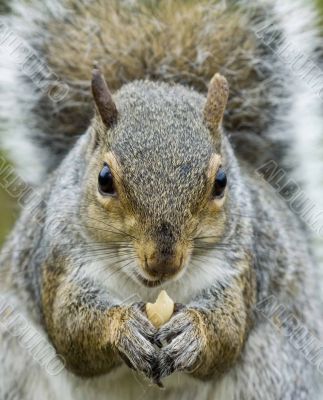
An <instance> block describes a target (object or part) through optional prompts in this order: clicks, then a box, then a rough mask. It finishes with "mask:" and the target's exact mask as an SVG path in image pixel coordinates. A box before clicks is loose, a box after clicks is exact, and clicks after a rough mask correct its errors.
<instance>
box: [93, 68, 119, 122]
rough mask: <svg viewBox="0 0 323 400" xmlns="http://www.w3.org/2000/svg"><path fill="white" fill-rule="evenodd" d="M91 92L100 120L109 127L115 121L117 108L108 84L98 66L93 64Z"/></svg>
mask: <svg viewBox="0 0 323 400" xmlns="http://www.w3.org/2000/svg"><path fill="white" fill-rule="evenodd" d="M91 87H92V94H93V99H94V102H95V105H96V107H97V110H98V112H99V114H100V116H101V119H102V122H103V123H104V125H105V126H106V127H107V128H110V127H111V126H112V125H114V124H115V123H116V122H117V118H118V110H117V107H116V105H115V103H114V101H113V99H112V95H111V93H110V90H109V88H108V85H107V83H106V81H105V79H104V76H103V75H102V73H101V71H100V69H99V67H98V66H97V65H96V64H95V65H94V68H93V71H92V82H91Z"/></svg>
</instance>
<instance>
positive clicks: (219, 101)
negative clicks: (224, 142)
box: [204, 74, 229, 140]
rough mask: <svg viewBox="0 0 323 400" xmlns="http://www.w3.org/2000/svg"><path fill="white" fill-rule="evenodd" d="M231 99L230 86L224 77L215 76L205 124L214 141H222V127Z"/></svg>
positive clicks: (207, 100)
mask: <svg viewBox="0 0 323 400" xmlns="http://www.w3.org/2000/svg"><path fill="white" fill-rule="evenodd" d="M228 97H229V84H228V81H227V80H226V79H225V77H224V76H222V75H220V74H215V75H214V76H213V78H212V80H211V82H210V85H209V90H208V94H207V99H206V104H205V107H204V122H205V124H206V126H207V127H208V129H209V130H210V132H211V133H212V136H213V137H214V139H216V140H217V139H219V140H220V137H219V135H220V132H219V129H220V126H221V123H222V119H223V114H224V111H225V107H226V105H227V102H228Z"/></svg>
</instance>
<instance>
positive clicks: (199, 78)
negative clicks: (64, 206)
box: [0, 0, 323, 202]
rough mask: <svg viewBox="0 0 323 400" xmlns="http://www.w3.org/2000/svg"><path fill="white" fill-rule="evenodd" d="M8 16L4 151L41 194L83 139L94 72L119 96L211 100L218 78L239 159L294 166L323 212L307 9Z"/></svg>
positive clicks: (96, 5)
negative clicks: (130, 90)
mask: <svg viewBox="0 0 323 400" xmlns="http://www.w3.org/2000/svg"><path fill="white" fill-rule="evenodd" d="M10 5H11V8H12V11H11V13H9V14H8V15H6V16H3V17H2V18H1V23H0V43H1V46H0V49H1V50H0V51H1V60H2V61H1V66H0V71H1V73H0V86H1V91H0V92H1V99H0V101H1V107H0V108H1V110H2V113H3V115H2V116H1V118H2V122H3V123H4V126H5V129H4V132H5V134H3V136H4V138H3V139H4V140H3V142H4V143H5V145H6V147H7V148H9V149H10V150H11V154H13V158H14V160H15V161H16V162H17V163H18V166H20V171H22V172H24V175H23V177H24V178H25V179H26V180H29V181H31V182H32V183H39V182H40V181H41V178H42V177H44V175H46V173H48V172H50V171H52V170H54V169H55V168H56V167H57V166H58V165H59V163H60V161H61V160H62V158H63V157H64V155H65V154H66V153H67V152H68V151H69V149H70V148H71V147H72V146H73V143H74V142H75V141H76V140H77V138H78V137H79V136H80V135H81V134H82V133H83V132H85V130H86V129H87V127H88V125H89V123H90V119H91V118H92V115H93V108H94V107H93V104H92V99H91V96H90V76H91V69H92V66H93V63H94V62H95V61H96V62H98V63H99V64H100V66H101V68H102V70H103V72H104V75H105V77H106V80H107V82H108V84H109V87H110V88H111V89H112V91H115V90H117V89H118V88H119V87H120V86H122V85H123V84H124V83H126V82H129V81H133V80H136V79H150V80H155V81H156V80H157V81H167V82H171V83H180V84H183V85H186V86H190V87H192V88H193V89H195V90H197V91H199V92H202V93H204V92H205V93H206V90H207V86H208V83H209V81H210V79H211V77H212V76H213V75H214V73H215V72H220V73H221V74H222V75H224V76H226V78H227V80H228V82H229V84H230V98H229V104H228V107H227V110H228V111H227V113H226V115H225V118H224V127H225V131H226V132H227V134H228V136H229V137H230V140H231V142H232V143H233V146H234V148H235V149H236V154H237V156H238V157H241V158H242V159H245V160H247V161H248V162H249V163H250V164H251V165H252V166H253V168H254V169H256V168H257V167H259V166H260V165H262V164H264V162H266V161H267V160H274V161H275V162H277V163H278V164H279V165H282V166H283V167H284V168H285V169H290V168H288V166H290V165H292V166H293V168H292V169H293V171H295V175H296V176H298V177H301V178H304V179H303V180H304V182H305V183H306V184H307V185H308V188H307V189H310V190H312V195H311V197H312V199H313V201H314V202H319V201H320V200H321V198H322V196H321V193H320V187H322V182H318V181H317V174H316V173H315V171H316V170H317V169H318V168H319V167H318V165H319V164H318V162H319V161H318V160H320V159H322V158H323V157H322V154H320V151H322V150H321V148H322V146H321V147H320V146H319V140H320V138H321V133H322V130H323V117H322V112H321V108H322V107H321V104H322V98H323V79H322V74H321V73H320V68H319V59H320V52H319V51H318V49H319V47H320V45H319V37H318V35H317V33H316V30H317V28H316V24H317V21H316V14H315V12H314V8H312V6H311V5H310V4H308V2H305V1H291V0H288V1H284V2H281V1H278V0H277V1H269V0H262V1H256V0H252V1H247V0H239V1H232V0H227V1H225V0H218V1H214V0H202V1H197V0H191V1H184V0H180V1H172V0H166V1H163V2H159V1H157V0H122V1H117V0H111V1H108V2H107V1H104V0H99V1H93V0H59V1H56V2H51V1H50V0H42V1H40V0H32V1H30V2H21V1H18V0H14V1H12V2H11V4H10ZM313 7H314V6H313ZM313 162H314V164H313ZM313 168H315V170H313ZM313 171H314V173H313Z"/></svg>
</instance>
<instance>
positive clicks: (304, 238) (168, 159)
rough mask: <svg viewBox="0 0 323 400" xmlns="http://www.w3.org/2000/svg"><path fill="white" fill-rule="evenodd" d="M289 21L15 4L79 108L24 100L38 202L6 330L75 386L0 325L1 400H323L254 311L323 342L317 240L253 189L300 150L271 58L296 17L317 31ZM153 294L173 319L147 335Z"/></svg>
mask: <svg viewBox="0 0 323 400" xmlns="http://www.w3.org/2000/svg"><path fill="white" fill-rule="evenodd" d="M286 4H288V6H287V5H286ZM286 4H285V6H282V5H281V6H279V4H278V2H277V3H276V2H269V1H268V2H267V1H259V2H256V1H250V2H249V1H248V2H247V1H227V2H225V3H223V2H213V1H202V2H197V1H190V2H184V1H179V2H177V1H176V2H175V1H165V2H157V1H120V2H118V1H111V2H105V1H98V2H93V1H89V0H88V1H86V0H83V1H76V0H75V1H74V0H66V1H59V2H57V4H55V5H53V4H51V3H50V2H39V1H32V2H30V3H28V4H19V2H17V3H16V2H13V4H12V8H13V10H14V13H13V15H12V16H8V17H7V18H6V19H4V23H5V24H8V26H9V29H15V28H16V29H17V32H18V30H19V29H22V32H21V33H20V35H21V36H20V37H23V38H24V40H27V41H28V43H30V45H31V46H33V48H34V49H36V50H37V54H39V55H41V57H43V59H44V60H46V63H47V64H48V65H49V66H50V68H51V71H54V73H55V76H56V77H59V79H60V80H61V82H64V83H66V84H67V85H68V88H69V90H68V93H67V95H66V96H65V97H64V98H63V99H60V101H58V102H56V103H55V102H53V99H52V98H50V96H49V93H48V92H46V93H45V92H44V91H42V90H41V89H40V90H35V82H30V80H28V79H26V76H21V77H20V81H15V85H16V86H15V87H16V88H17V90H16V91H15V96H17V104H16V107H15V110H14V115H13V116H14V117H15V116H16V115H17V114H19V119H17V118H16V122H17V120H18V121H21V122H23V124H22V125H21V128H19V129H18V128H17V127H16V126H14V128H15V130H17V131H19V130H21V132H23V134H24V135H25V137H24V138H22V139H21V141H18V140H17V139H16V141H15V143H16V145H15V146H16V147H18V146H20V145H21V146H23V144H24V143H25V142H28V143H32V144H33V146H35V147H33V149H34V150H33V152H34V153H32V156H33V157H36V156H37V157H36V158H37V159H38V156H40V152H42V155H41V156H40V158H39V160H40V164H41V168H40V167H38V168H37V171H36V173H35V174H34V178H33V181H34V182H35V180H37V184H38V186H37V191H38V192H39V193H40V194H41V202H39V201H34V204H32V205H31V207H33V212H30V209H31V207H28V210H22V215H21V217H20V219H19V220H18V222H17V224H16V226H15V228H14V230H13V232H12V233H11V235H10V237H9V238H8V240H7V242H6V244H5V246H4V247H3V250H2V253H1V258H0V263H1V270H2V274H1V277H2V279H1V282H0V290H1V304H2V306H1V308H0V310H1V314H0V315H1V317H2V321H3V320H5V319H6V318H7V319H8V318H9V317H10V314H11V313H12V312H13V311H12V310H15V312H18V313H19V315H23V316H24V318H25V321H27V326H28V327H29V328H31V327H33V328H34V329H36V330H37V331H39V332H42V333H43V334H44V335H45V337H46V341H47V343H48V344H49V345H50V344H51V345H53V346H54V348H55V350H56V351H57V354H58V355H60V356H61V357H62V360H64V369H63V370H61V371H60V373H59V374H57V375H53V374H49V373H48V371H46V370H45V369H44V368H42V366H41V365H40V364H39V363H38V362H36V360H35V358H34V357H33V356H32V354H31V353H30V352H28V351H27V349H26V347H23V346H21V344H20V343H19V340H18V335H17V334H10V331H9V332H8V330H6V329H5V328H4V326H5V324H4V323H2V325H1V327H0V335H1V336H0V337H1V339H0V377H1V378H0V379H1V381H0V382H1V385H0V399H1V400H4V399H30V400H31V399H33V400H34V399H38V398H46V399H53V400H56V399H60V398H64V399H67V400H74V399H96V400H100V399H107V398H108V399H137V398H142V397H143V396H146V397H148V398H154V397H156V398H159V399H181V398H182V399H187V398H192V399H205V400H206V399H217V400H221V399H223V400H224V399H225V400H228V399H232V400H238V399H241V400H252V399H264V400H279V399H284V400H290V399H293V400H294V399H295V400H300V399H320V398H321V396H322V390H321V377H320V374H319V368H318V367H317V363H314V362H309V361H308V359H306V357H304V354H303V353H302V351H300V350H299V349H298V348H296V347H295V346H294V345H293V343H292V342H291V340H290V336H289V335H288V334H286V333H284V331H283V329H284V326H282V323H280V322H279V321H278V322H277V321H275V323H276V324H277V326H276V328H275V327H274V326H273V321H271V319H270V318H265V317H264V315H263V314H262V313H261V312H259V304H266V301H267V299H268V298H269V299H270V298H272V297H273V298H275V299H276V301H277V303H278V304H282V305H283V306H284V307H287V309H288V310H290V312H291V313H292V315H293V316H296V317H297V320H300V321H302V323H303V324H304V326H305V327H306V328H307V329H308V331H310V332H311V333H312V335H313V337H315V338H317V339H321V338H322V323H321V318H320V316H321V312H320V311H321V306H322V303H321V302H320V300H319V296H318V291H319V290H320V288H319V282H318V281H319V279H318V271H317V269H318V268H317V265H318V264H317V262H316V261H315V260H314V258H313V256H312V252H311V246H310V243H309V234H308V233H307V232H306V227H305V226H304V224H303V223H302V221H301V220H300V219H299V218H298V217H297V216H296V215H295V214H294V213H293V212H292V211H291V210H290V209H289V208H288V207H287V205H286V204H285V202H284V201H283V200H282V199H281V198H279V197H278V196H277V195H276V194H275V193H274V192H273V190H272V189H271V188H270V186H269V185H268V184H267V183H266V182H265V181H264V180H263V179H262V178H261V177H259V176H258V175H257V174H256V173H255V170H256V169H257V168H258V167H260V166H261V165H263V163H264V162H265V161H267V160H275V161H277V162H279V163H281V164H282V165H285V164H284V163H286V154H285V152H284V151H282V149H286V150H285V151H286V153H287V154H288V152H289V149H290V148H291V147H292V145H291V143H290V141H291V140H293V139H291V138H293V134H294V132H296V131H297V124H298V122H297V121H295V119H292V109H293V106H294V103H295V102H296V96H297V95H299V92H298V91H297V90H296V89H297V88H298V84H297V83H296V82H295V77H294V76H293V75H292V74H291V73H289V72H288V69H287V66H286V64H285V63H284V62H283V60H282V59H281V54H280V53H279V51H278V50H277V49H278V48H281V47H282V46H284V43H285V40H286V41H287V40H288V29H287V28H286V24H287V23H286V18H292V16H293V12H294V11H295V12H296V13H297V16H300V15H301V16H302V18H303V19H304V20H305V21H306V23H309V24H311V23H312V21H313V20H312V17H311V12H310V6H303V5H302V4H298V3H297V4H296V3H292V2H291V3H289V2H286ZM284 7H285V8H284ZM288 7H290V8H288ZM287 10H288V11H289V14H288V15H287V17H286V16H285V15H284V13H285V12H286V11H287ZM293 10H294V11H293ZM24 18H25V19H26V18H27V20H28V18H33V20H32V21H30V22H32V24H31V23H30V24H24V23H23V22H22V21H23V19H24ZM271 24H273V26H274V27H275V29H277V30H279V33H280V35H278V36H277V37H275V41H274V44H275V46H276V47H277V48H276V51H273V50H272V48H270V47H268V45H267V44H266V43H267V42H268V37H267V36H266V35H270V33H272V32H271V31H270V30H269V31H268V29H267V31H266V27H268V26H271ZM27 25H28V26H27ZM298 29H299V35H300V37H301V34H302V33H303V31H304V26H302V23H300V24H299V26H298ZM264 31H265V34H264V33H263V32H264ZM15 32H16V31H15ZM17 35H18V33H17ZM313 41H314V42H315V36H313ZM315 43H316V42H315ZM299 46H301V42H299ZM313 46H314V45H313ZM304 49H306V51H307V52H308V53H306V54H309V55H310V56H311V57H316V54H315V52H314V50H315V49H314V48H313V49H309V47H308V46H307V47H306V46H305V47H304ZM312 50H313V52H312ZM304 52H305V50H304ZM94 61H97V64H96V66H95V67H94V69H93V72H92V79H91V78H90V77H91V70H92V67H93V62H94ZM20 72H21V71H20ZM39 73H40V74H41V73H42V72H39ZM17 79H19V78H17ZM106 81H107V82H108V85H107V83H106ZM108 86H109V88H110V89H109V88H108ZM20 90H21V91H20ZM110 90H111V91H110ZM111 92H112V94H111ZM6 93H7V94H8V93H9V91H8V90H7V91H6ZM90 96H92V98H93V101H92V100H90ZM7 101H8V98H7ZM93 103H94V104H93ZM227 103H228V104H227ZM288 115H289V116H290V118H289V119H288V118H287V116H288ZM293 115H294V114H293ZM304 115H305V112H304ZM300 116H301V117H302V115H300ZM283 117H284V118H283ZM304 118H305V116H304ZM7 119H8V115H7ZM26 130H27V132H26ZM18 133H19V132H18ZM273 133H275V135H274V134H273ZM278 133H279V134H278ZM303 133H304V132H303ZM29 146H30V144H29ZM28 148H30V147H28ZM13 150H16V151H17V149H15V148H14V149H13ZM22 160H25V158H24V157H23V158H22ZM18 161H19V160H18ZM24 165H26V163H25V164H24ZM26 168H27V165H26ZM34 168H35V167H34ZM162 288H163V289H167V292H168V293H169V294H170V296H171V297H172V298H173V299H174V300H175V302H176V306H175V313H174V315H173V317H172V318H171V319H170V321H169V322H168V323H166V324H165V325H163V326H162V327H161V328H159V329H156V328H155V327H154V326H153V325H152V324H151V323H150V322H149V320H148V319H147V315H146V314H145V307H144V306H145V304H146V303H147V302H148V301H152V300H154V299H155V298H156V294H157V293H158V292H159V291H160V290H161V289H162ZM3 304H6V305H7V306H6V307H4V306H3ZM10 307H13V308H10ZM8 310H11V311H8ZM271 314H273V312H272V310H271ZM274 314H275V313H274ZM8 315H9V316H8ZM275 315H276V314H275ZM276 317H277V318H278V319H279V317H280V318H282V315H280V314H279V315H276ZM277 327H278V328H277ZM289 328H290V327H289ZM142 377H143V378H142ZM152 383H157V384H158V385H161V384H163V385H164V386H165V390H164V391H162V390H161V389H160V388H158V387H157V385H154V384H152Z"/></svg>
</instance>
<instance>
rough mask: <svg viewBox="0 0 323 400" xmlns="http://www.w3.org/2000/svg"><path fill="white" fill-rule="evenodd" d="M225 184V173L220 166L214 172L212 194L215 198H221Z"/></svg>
mask: <svg viewBox="0 0 323 400" xmlns="http://www.w3.org/2000/svg"><path fill="white" fill-rule="evenodd" d="M226 186H227V175H226V173H225V172H224V169H223V168H220V169H219V170H218V172H217V174H216V177H215V181H214V185H213V191H212V195H213V197H215V198H221V197H222V196H223V193H224V189H225V187H226Z"/></svg>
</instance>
